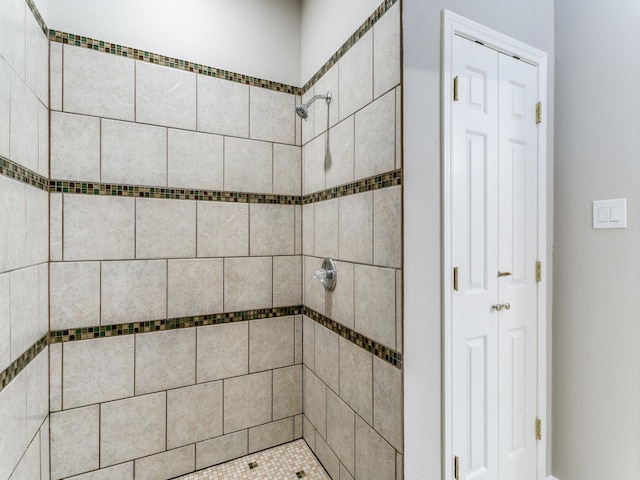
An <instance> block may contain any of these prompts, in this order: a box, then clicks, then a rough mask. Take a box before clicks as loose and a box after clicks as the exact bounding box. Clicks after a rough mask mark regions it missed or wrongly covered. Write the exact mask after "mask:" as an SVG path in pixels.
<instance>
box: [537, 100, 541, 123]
mask: <svg viewBox="0 0 640 480" xmlns="http://www.w3.org/2000/svg"><path fill="white" fill-rule="evenodd" d="M538 123H542V102H538V103H536V124H538Z"/></svg>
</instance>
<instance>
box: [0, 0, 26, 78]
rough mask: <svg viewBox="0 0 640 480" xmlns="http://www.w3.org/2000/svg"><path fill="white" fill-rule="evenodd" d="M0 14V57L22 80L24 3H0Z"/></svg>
mask: <svg viewBox="0 0 640 480" xmlns="http://www.w3.org/2000/svg"><path fill="white" fill-rule="evenodd" d="M2 7H3V8H2V15H1V16H0V57H2V58H4V59H5V60H6V61H7V63H8V64H9V66H10V67H11V68H12V69H13V70H15V71H16V72H18V74H19V75H20V77H21V78H22V79H23V80H24V77H25V52H26V45H25V41H24V38H25V35H26V16H25V10H26V8H25V4H24V2H22V1H20V0H7V1H5V2H3V4H2Z"/></svg>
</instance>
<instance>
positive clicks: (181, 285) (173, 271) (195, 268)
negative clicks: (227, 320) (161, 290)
mask: <svg viewBox="0 0 640 480" xmlns="http://www.w3.org/2000/svg"><path fill="white" fill-rule="evenodd" d="M167 268H168V279H167V282H168V290H167V295H168V306H167V316H168V317H169V318H176V317H186V316H191V315H205V314H211V313H219V312H222V311H223V278H224V275H223V273H224V272H223V260H222V259H221V258H201V259H194V260H169V261H168V262H167Z"/></svg>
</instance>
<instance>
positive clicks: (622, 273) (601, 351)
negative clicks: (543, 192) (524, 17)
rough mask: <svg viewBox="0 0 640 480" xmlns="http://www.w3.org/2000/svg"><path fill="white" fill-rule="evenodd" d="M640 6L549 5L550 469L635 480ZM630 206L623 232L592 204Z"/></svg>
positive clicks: (573, 475) (639, 369)
mask: <svg viewBox="0 0 640 480" xmlns="http://www.w3.org/2000/svg"><path fill="white" fill-rule="evenodd" d="M639 38H640V3H638V1H637V0H611V1H608V2H601V1H598V0H588V1H583V2H578V3H576V2H575V1H573V0H556V59H557V68H556V98H557V102H556V151H555V153H556V163H555V182H556V197H555V207H556V210H555V243H556V245H555V262H556V263H555V272H556V274H555V288H556V290H555V305H554V329H553V335H554V376H555V379H554V422H555V423H554V438H553V440H554V458H553V472H554V475H555V476H556V477H558V478H559V479H561V480H572V479H581V480H600V479H603V478H640V456H639V455H638V452H640V347H639V341H640V295H638V292H640V208H639V205H640V158H639V157H640V90H639V89H638V85H640V63H638V58H640V42H639V41H638V39H639ZM620 197H626V198H627V211H628V228H627V229H626V230H593V229H592V228H591V214H592V207H591V202H592V201H593V200H598V199H607V198H620Z"/></svg>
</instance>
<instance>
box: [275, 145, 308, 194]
mask: <svg viewBox="0 0 640 480" xmlns="http://www.w3.org/2000/svg"><path fill="white" fill-rule="evenodd" d="M301 181H302V149H301V148H300V147H296V146H291V145H280V144H278V143H276V144H274V145H273V193H275V194H278V195H300V194H301V192H302V187H301Z"/></svg>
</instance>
